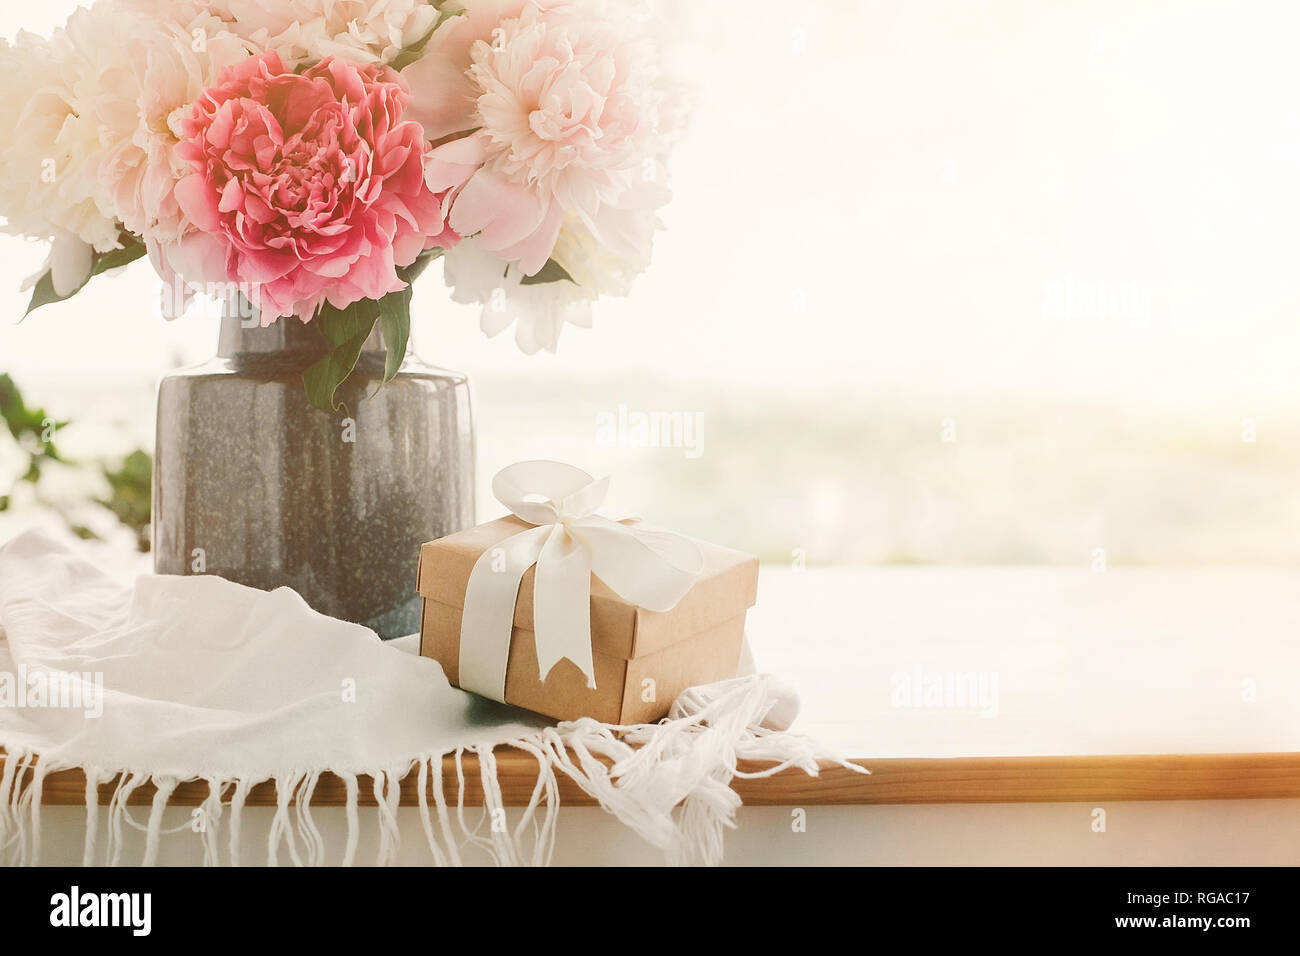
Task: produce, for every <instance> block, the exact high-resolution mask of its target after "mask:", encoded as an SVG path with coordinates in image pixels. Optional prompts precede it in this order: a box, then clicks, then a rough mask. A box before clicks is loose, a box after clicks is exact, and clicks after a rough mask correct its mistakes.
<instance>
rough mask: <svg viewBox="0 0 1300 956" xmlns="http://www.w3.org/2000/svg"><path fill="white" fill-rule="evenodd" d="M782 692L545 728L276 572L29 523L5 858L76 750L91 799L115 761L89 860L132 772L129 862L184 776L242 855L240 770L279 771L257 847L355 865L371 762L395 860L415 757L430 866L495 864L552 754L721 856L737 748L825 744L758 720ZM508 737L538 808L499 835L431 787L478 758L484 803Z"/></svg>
mask: <svg viewBox="0 0 1300 956" xmlns="http://www.w3.org/2000/svg"><path fill="white" fill-rule="evenodd" d="M6 675H7V676H6ZM6 689H7V692H8V694H9V698H8V700H6V698H5V694H6ZM792 707H797V703H796V702H795V699H794V698H793V697H792V692H791V691H789V689H788V688H787V687H785V686H784V685H782V684H781V683H780V682H778V681H776V680H774V679H772V678H769V677H764V676H750V677H744V678H738V679H736V680H733V681H724V682H722V683H720V684H715V685H710V686H708V687H705V688H695V689H692V690H691V691H688V692H687V693H686V694H684V695H683V696H682V698H681V699H680V700H679V701H678V703H677V705H676V706H675V709H674V713H673V715H672V717H671V718H670V719H669V720H666V721H664V722H662V723H660V724H658V725H648V726H641V727H634V728H611V727H608V726H606V725H602V724H599V723H597V722H596V721H593V720H589V719H584V720H579V721H575V722H571V723H564V724H560V725H558V726H557V725H554V724H553V722H550V721H548V720H546V719H545V718H542V717H539V716H537V715H533V714H530V713H527V712H524V711H521V710H518V709H515V708H511V707H506V706H503V705H500V704H496V703H493V702H491V701H487V700H485V699H482V698H479V697H476V696H475V695H472V694H469V693H466V692H464V691H460V690H458V689H456V688H454V687H452V686H450V685H449V684H448V682H447V680H446V678H445V676H444V675H443V673H442V670H441V668H440V667H439V665H438V664H437V663H436V662H434V661H432V660H429V659H426V658H421V657H418V656H416V655H413V654H411V653H408V652H405V651H403V650H400V649H397V648H395V647H391V646H387V645H385V644H384V643H383V642H381V641H380V640H379V639H378V638H377V637H376V636H375V635H374V633H373V632H371V631H369V630H367V629H366V628H363V627H361V626H359V625H355V624H349V623H345V622H343V621H338V620H335V619H332V618H328V617H325V616H323V615H321V614H318V613H316V612H315V611H313V610H311V608H309V607H308V606H307V604H306V603H305V602H304V601H303V600H302V598H301V597H299V596H298V595H297V594H296V593H294V592H293V591H291V590H288V589H285V588H281V589H279V590H276V591H272V592H263V591H257V590H254V589H251V588H246V587H243V586H241V585H237V584H232V583H230V582H228V581H225V580H222V579H221V578H217V577H212V576H206V575H198V576H185V577H176V576H157V575H144V576H141V577H139V578H138V579H137V581H136V582H135V585H134V586H133V587H125V586H123V585H122V584H120V583H118V582H116V581H115V580H113V579H112V578H111V577H110V576H109V575H108V574H106V573H104V572H103V571H102V570H100V569H99V568H97V567H96V566H94V565H93V564H92V563H90V562H89V561H88V560H86V559H85V557H83V556H82V555H81V554H80V553H79V552H78V551H77V550H76V549H73V548H70V547H68V546H66V545H63V544H60V543H57V542H55V541H54V540H53V539H52V538H50V537H48V536H47V535H45V534H44V533H41V532H29V533H27V534H24V535H21V536H19V537H17V538H15V539H14V540H12V541H10V542H9V543H8V544H6V545H5V546H4V547H3V548H0V746H2V747H3V748H4V749H5V751H6V753H7V756H6V758H5V760H4V772H3V775H2V776H0V860H3V861H7V862H16V863H34V862H38V860H39V852H40V806H41V789H42V785H43V781H44V778H45V775H46V774H48V773H50V772H53V771H56V770H63V769H69V768H80V769H82V770H84V771H85V773H86V776H87V795H88V799H89V800H90V801H91V802H92V803H93V802H94V791H93V790H92V788H93V787H96V786H98V785H99V784H101V783H107V782H108V781H110V780H112V779H113V778H115V777H117V778H118V783H117V786H116V790H115V792H114V797H113V801H112V803H111V804H110V815H109V822H108V824H107V826H106V827H105V828H104V829H105V832H104V833H102V834H101V833H97V832H96V828H97V824H96V823H95V820H96V819H97V817H98V814H97V813H96V812H93V811H90V812H88V816H87V830H88V832H87V836H86V847H85V862H86V863H98V862H106V863H120V862H133V861H126V860H123V859H122V840H121V833H122V826H123V821H124V819H127V818H126V814H127V813H128V808H127V798H128V797H129V796H130V794H131V792H133V791H134V790H136V789H137V788H139V787H140V786H142V785H144V784H146V783H151V784H153V785H154V786H155V787H156V788H157V791H156V795H155V797H154V800H153V804H152V807H151V808H150V811H149V816H148V821H147V823H146V824H145V826H146V828H147V833H148V836H147V840H146V849H145V854H144V860H143V862H146V863H151V862H153V861H154V860H155V859H156V857H157V852H158V845H159V841H160V839H161V838H162V834H161V815H162V809H163V807H165V805H166V803H167V800H168V797H169V796H170V794H171V792H172V790H173V789H174V787H175V786H176V785H177V783H179V782H181V781H190V780H200V781H207V783H208V791H209V796H208V798H207V800H206V802H205V803H204V806H203V809H202V812H203V814H204V818H205V823H206V826H205V828H204V829H203V833H202V839H203V840H204V841H205V860H206V862H209V863H218V862H240V861H239V860H238V856H237V847H238V832H239V827H240V816H241V810H242V806H243V801H244V799H245V798H246V797H247V794H248V791H249V789H250V788H251V787H252V786H254V785H255V784H257V783H260V782H263V781H274V783H275V786H276V793H277V800H278V807H277V810H276V813H275V816H274V819H273V821H272V824H271V834H270V837H269V840H268V861H269V862H277V861H283V860H286V859H287V860H289V861H292V862H294V863H309V864H310V863H322V862H331V863H333V862H344V863H351V862H353V860H354V858H355V853H356V844H357V832H356V831H357V826H358V825H359V824H358V823H357V822H356V812H355V811H356V807H357V798H358V789H359V786H360V783H359V779H358V778H360V777H370V778H372V786H373V789H374V795H375V797H376V802H377V804H378V807H377V818H378V822H379V826H380V831H381V840H380V850H379V859H378V861H377V862H379V863H388V862H392V860H393V859H394V857H395V854H396V847H397V827H396V815H395V811H396V807H397V805H398V800H399V797H400V793H399V786H398V784H399V782H400V781H401V780H402V779H403V778H404V777H405V776H406V775H407V774H409V773H417V774H418V775H419V781H420V785H421V793H422V794H426V795H427V797H426V801H425V802H424V803H423V804H422V806H421V811H422V813H423V814H424V820H425V828H424V829H425V835H426V837H427V839H428V843H429V849H430V852H431V855H432V861H433V862H436V863H458V862H460V853H459V849H458V848H459V847H462V846H463V845H464V844H465V843H466V842H467V841H468V842H473V843H475V844H476V845H478V846H481V847H483V848H484V849H485V850H487V851H488V852H489V853H491V854H492V856H493V857H495V858H496V859H497V861H498V862H501V863H545V862H547V861H548V860H549V858H550V853H551V847H552V845H553V841H554V812H555V809H556V806H557V799H558V798H557V791H556V788H555V781H556V774H557V773H559V774H565V775H567V776H569V777H571V778H572V779H573V780H574V781H575V782H576V783H577V784H578V785H579V786H580V787H581V788H582V789H583V790H584V791H586V792H587V793H589V794H591V795H592V796H594V797H595V798H596V799H598V800H599V801H600V803H601V804H602V805H603V806H604V807H605V808H606V809H607V810H609V811H610V812H613V813H615V814H616V815H618V816H619V818H620V819H622V820H623V821H624V822H626V823H627V824H628V825H629V826H632V827H633V828H634V829H635V830H636V831H637V832H638V833H640V834H641V835H642V836H643V837H645V838H646V839H648V840H650V841H651V842H653V843H654V844H655V845H657V846H660V847H662V848H663V849H664V850H665V851H666V852H667V853H668V854H669V856H670V858H671V859H673V860H674V861H678V862H686V861H691V860H702V861H706V862H717V861H718V860H719V859H720V856H721V850H722V845H721V838H722V830H723V828H724V827H725V826H727V825H729V824H730V823H731V821H732V818H733V817H734V813H735V809H736V807H737V806H738V804H739V799H738V798H736V797H735V794H734V791H733V790H731V788H730V781H731V779H732V777H733V776H734V774H735V772H736V763H737V760H739V759H747V758H752V759H769V760H774V761H778V762H780V763H781V764H782V765H786V766H798V767H802V768H803V769H804V770H806V771H807V772H809V773H816V771H817V765H818V760H819V759H827V758H831V755H829V754H825V753H822V752H821V751H820V750H819V749H818V748H817V747H816V745H815V744H813V742H811V741H809V740H807V739H805V738H802V737H798V736H795V735H791V734H788V733H780V732H776V731H774V730H773V729H771V728H765V727H763V726H761V725H762V723H763V721H764V719H765V718H767V717H768V716H769V715H772V716H774V717H775V716H776V715H777V714H778V713H783V714H784V715H785V716H783V717H782V718H781V719H782V721H785V720H786V718H788V716H789V714H790V711H791V708H792ZM502 745H507V746H513V747H517V748H520V749H522V750H524V751H526V752H528V753H531V754H533V755H534V756H535V757H536V758H537V760H538V767H539V778H538V789H537V792H536V796H537V801H536V805H534V806H532V807H528V808H526V809H525V811H524V817H523V819H522V820H521V821H520V822H519V823H518V824H517V825H515V826H514V827H513V829H512V830H510V831H509V832H505V833H502V832H499V829H500V828H495V827H491V828H488V829H490V830H491V832H480V831H479V830H478V829H475V828H471V827H469V826H468V825H467V824H466V823H464V815H463V814H458V813H456V810H457V807H455V806H454V805H453V806H451V807H447V806H445V805H444V804H443V797H442V794H443V787H442V779H441V773H442V766H443V764H442V760H443V757H444V756H447V755H460V756H463V755H465V754H473V755H476V756H477V757H478V758H479V760H478V763H479V767H480V773H481V774H482V776H483V781H482V782H483V789H484V791H485V793H486V803H487V806H488V809H489V810H490V811H494V810H497V809H499V808H500V803H501V796H500V790H499V788H498V787H497V785H496V778H495V761H494V759H493V756H492V755H493V749H494V748H495V747H499V746H502ZM602 756H603V757H606V758H608V759H612V760H613V761H614V762H615V765H614V766H613V767H609V766H608V765H607V763H606V762H605V761H602V760H600V759H598V758H599V757H602ZM456 765H457V767H458V768H459V767H460V766H461V761H457V762H456ZM326 771H328V772H331V773H333V774H336V775H338V776H339V777H341V778H342V779H343V780H344V782H345V784H346V785H347V788H348V792H349V801H348V802H349V814H350V816H349V820H350V825H349V838H348V843H347V846H345V847H341V848H327V847H325V846H323V841H321V840H320V838H319V831H318V830H317V828H316V827H315V826H314V825H313V823H312V820H311V799H310V798H311V794H312V792H313V790H314V788H315V786H316V783H317V781H318V779H319V778H320V775H321V774H322V773H323V772H326ZM485 817H487V818H489V819H490V818H491V814H487V815H485ZM223 827H224V832H225V834H226V836H227V839H226V840H225V841H222V840H221V839H220V835H221V834H222V832H223ZM223 843H224V844H226V845H228V847H229V849H228V850H226V849H225V847H224V846H223Z"/></svg>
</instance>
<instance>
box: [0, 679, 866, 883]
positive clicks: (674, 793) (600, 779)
mask: <svg viewBox="0 0 1300 956" xmlns="http://www.w3.org/2000/svg"><path fill="white" fill-rule="evenodd" d="M773 680H774V679H773V678H770V677H768V676H767V675H757V676H751V677H742V678H736V679H735V680H732V681H725V682H722V683H720V684H713V685H710V686H708V687H707V688H692V689H691V690H690V691H687V693H685V694H683V695H682V696H681V697H680V698H679V699H678V701H677V703H676V704H675V705H674V707H673V711H672V713H671V714H670V715H669V716H668V717H667V718H666V719H664V720H663V721H660V722H659V723H658V724H639V725H632V726H621V727H620V726H611V725H607V724H602V723H599V722H597V721H595V720H592V719H590V718H583V719H581V720H577V721H572V722H569V723H564V724H560V725H559V726H558V727H554V728H546V729H544V730H541V731H538V732H536V733H534V734H530V735H529V736H527V737H522V738H519V739H516V740H512V741H508V742H506V743H505V746H509V747H513V748H515V749H518V750H521V751H524V752H526V753H528V754H531V755H532V756H533V757H534V758H535V759H536V760H537V768H538V773H537V782H536V784H535V785H534V787H533V791H532V794H531V796H530V799H529V801H528V803H527V805H526V806H524V807H522V808H520V809H519V810H518V819H517V820H516V821H515V823H514V825H513V827H511V826H510V821H509V817H508V813H507V808H506V806H505V801H504V799H503V795H502V792H501V785H500V781H499V779H498V773H497V762H496V757H495V755H494V752H493V746H492V745H480V746H467V747H458V748H456V749H455V750H451V751H445V752H438V753H428V754H424V755H421V756H419V757H417V758H415V759H414V760H412V761H410V762H409V763H407V764H405V765H400V766H390V767H386V768H381V769H377V770H375V771H372V772H370V773H368V776H370V777H371V778H372V780H373V795H374V799H375V803H376V814H375V816H376V820H377V823H378V830H379V841H378V853H377V857H376V860H375V863H376V864H378V865H381V866H387V865H393V864H396V863H397V862H398V859H399V855H400V849H401V841H400V831H399V825H398V824H399V820H398V816H399V814H398V811H399V807H400V803H401V781H402V780H403V779H404V778H406V777H407V776H408V775H409V774H412V773H414V774H415V775H416V779H417V785H418V791H419V792H418V813H419V818H420V823H421V826H422V829H423V831H424V836H425V841H426V843H427V844H428V849H429V853H430V855H431V857H432V862H433V863H434V865H436V866H460V865H462V856H461V849H462V848H463V847H466V846H472V847H477V848H478V849H480V850H482V851H483V852H484V853H485V854H486V855H487V856H488V857H489V858H490V859H491V860H492V862H493V863H495V864H496V865H498V866H517V865H529V866H546V865H548V864H549V863H550V862H551V859H552V857H553V856H554V851H555V842H556V833H557V828H558V823H559V817H558V811H559V807H560V799H559V786H560V776H559V775H560V774H563V775H564V776H565V777H567V778H569V780H571V781H573V783H574V784H575V785H577V787H578V788H579V789H581V790H582V792H583V793H585V794H586V795H587V796H589V797H591V798H592V799H594V800H595V801H596V802H597V803H598V804H599V805H600V806H601V807H602V808H603V809H604V810H605V811H606V812H607V813H611V814H613V815H614V816H615V817H616V818H617V819H618V820H620V821H621V822H622V823H623V824H625V825H626V826H628V827H630V828H631V829H632V830H634V831H635V832H636V833H637V834H639V835H640V836H641V837H642V838H643V839H644V840H646V841H647V842H648V843H650V844H651V845H652V846H655V847H657V848H658V849H660V850H662V851H663V852H664V854H665V856H666V858H667V861H668V862H669V863H670V864H674V865H683V864H692V863H703V864H706V865H716V864H718V863H720V862H721V861H722V857H723V845H724V837H725V833H726V831H727V830H728V829H734V828H735V826H736V811H737V810H738V809H739V808H740V805H741V799H740V796H739V795H738V794H737V793H736V791H735V790H733V789H732V787H731V781H732V780H733V778H736V777H740V778H756V777H768V776H772V775H773V774H776V773H780V772H781V771H783V770H787V769H791V768H796V769H799V770H802V771H803V772H804V773H807V774H808V775H809V776H814V777H815V776H817V775H818V771H819V768H820V766H821V764H823V763H826V762H829V763H833V764H835V765H837V766H840V767H846V768H849V769H851V770H853V771H855V772H859V773H869V772H870V771H868V770H866V769H864V768H862V767H859V766H858V765H856V764H851V763H848V762H847V761H845V760H843V759H842V758H840V757H839V756H837V755H835V754H833V753H830V752H828V751H827V750H826V749H825V748H823V747H821V746H820V745H818V744H817V743H816V742H815V741H813V740H811V739H810V738H807V737H803V736H799V735H796V734H790V733H786V732H784V731H775V730H771V729H768V728H766V727H764V726H763V722H764V720H765V719H766V718H767V717H768V715H769V712H770V711H771V709H772V708H773V707H774V706H775V705H776V703H777V700H778V697H777V695H775V694H774V693H773V684H772V683H771V682H772V681H773ZM37 756H38V755H37V754H35V753H32V752H29V751H27V750H24V749H22V748H10V749H9V750H8V756H7V758H6V759H5V761H4V770H3V773H0V863H3V864H4V865H10V866H12V865H18V866H25V865H36V864H39V862H40V855H41V839H40V831H41V796H42V791H43V786H44V781H45V778H46V776H47V775H48V774H50V773H53V772H55V771H58V770H65V769H71V767H70V766H65V765H62V764H59V763H57V762H49V761H45V760H37ZM466 756H472V757H474V758H476V761H477V763H478V777H479V785H480V787H481V790H482V793H483V805H482V807H481V808H480V809H479V812H478V814H477V816H474V815H473V814H467V807H466V801H465V792H466V786H467V783H468V781H467V779H466V768H465V758H466ZM448 757H452V758H454V759H453V761H452V763H453V765H454V766H455V769H456V805H455V807H454V811H453V808H452V807H451V806H450V805H449V803H448V800H447V798H446V793H445V790H444V784H445V782H444V780H443V761H444V759H445V758H448ZM747 760H752V761H764V762H770V763H771V766H769V767H765V768H764V769H762V770H759V771H751V772H745V771H741V770H740V769H739V767H738V764H739V762H740V761H747ZM84 771H85V775H86V805H87V808H86V834H85V843H84V848H83V859H82V862H83V864H85V865H88V866H89V865H95V864H96V863H107V864H109V865H113V866H116V865H120V864H121V863H122V862H123V859H122V857H123V846H124V841H123V836H124V834H125V827H127V826H130V827H132V828H133V829H137V830H140V831H143V832H144V834H145V848H144V853H143V856H142V858H141V859H140V861H139V862H140V863H141V864H142V865H145V866H150V865H153V864H155V863H156V862H157V860H158V855H159V851H160V849H161V844H162V837H163V836H165V835H167V834H170V833H176V832H180V831H182V830H189V831H192V832H194V833H195V834H197V835H198V836H199V837H200V839H201V840H202V843H203V863H204V865H205V866H215V865H218V864H219V863H220V862H221V856H222V854H221V852H220V835H221V825H222V822H223V817H225V815H226V811H227V809H228V810H229V817H228V820H229V823H228V834H227V841H226V842H227V852H226V854H225V855H226V857H227V862H229V863H230V864H232V865H235V866H238V865H239V864H240V851H239V846H240V835H241V823H242V817H243V809H244V806H245V803H246V801H247V798H248V794H249V792H250V790H251V789H252V787H253V786H254V785H255V784H257V783H260V782H262V781H259V780H250V779H248V778H231V779H223V778H220V777H203V778H198V779H203V780H204V781H205V782H206V784H207V788H208V795H207V797H206V798H205V799H204V801H203V803H202V804H201V805H200V806H198V807H196V808H194V810H193V811H192V813H191V815H190V819H189V820H186V821H185V822H184V823H182V824H180V825H179V826H176V827H173V828H172V829H170V830H164V829H163V827H162V821H163V813H164V810H165V809H166V807H167V805H168V802H169V800H170V798H171V796H172V794H173V792H174V791H175V789H176V787H177V785H178V784H179V783H180V781H179V780H178V779H177V778H175V777H172V776H167V775H161V774H149V773H146V772H144V771H139V770H123V771H121V772H118V771H114V770H110V769H107V768H103V767H86V768H84ZM321 773H322V771H320V770H311V771H305V770H295V771H290V772H285V773H283V774H278V775H276V776H274V777H271V778H269V779H271V780H273V781H274V783H275V788H276V806H275V812H274V814H273V815H272V818H271V824H270V829H269V833H268V837H267V855H266V863H267V865H269V866H276V865H278V864H279V863H280V858H281V853H282V851H283V852H286V853H287V855H288V858H289V861H290V862H292V863H293V864H294V865H295V866H321V865H324V864H326V863H327V862H330V861H329V860H328V859H327V852H326V845H325V839H324V837H323V835H322V834H321V831H320V828H319V827H318V826H317V824H316V821H315V818H314V817H313V812H312V806H311V803H312V796H313V794H314V793H315V790H316V787H317V784H318V783H319V781H320V776H321ZM335 774H336V776H338V777H339V778H340V779H341V780H342V781H343V784H344V790H345V793H346V800H345V804H344V813H345V816H346V822H347V842H346V844H345V846H344V848H343V854H342V860H341V862H342V864H343V865H345V866H350V865H352V864H354V863H355V862H356V854H357V846H358V840H359V836H360V830H361V820H360V813H359V798H360V787H359V783H358V779H357V777H358V775H357V774H355V773H349V772H339V771H335ZM114 777H116V778H117V784H116V786H115V788H114V791H113V795H112V797H111V799H110V800H109V802H108V812H107V825H106V827H105V828H104V830H103V833H102V834H101V831H100V827H99V822H100V821H99V815H100V808H99V788H100V786H101V785H102V784H104V783H106V782H108V781H109V780H112V779H113V778H114ZM146 784H152V785H153V786H154V787H155V793H154V797H153V800H152V801H151V803H150V806H149V813H148V817H147V819H146V821H145V822H144V823H140V822H137V821H136V820H135V818H134V817H133V816H132V814H131V808H130V806H129V800H130V797H131V795H132V794H133V793H134V792H135V791H136V790H138V789H139V788H140V787H142V786H144V785H146ZM227 793H229V794H230V796H229V800H228V801H227V800H225V799H223V798H224V796H225V794H227ZM430 793H432V795H433V802H432V805H431V804H430V801H429V799H428V797H429V794H430ZM101 836H102V840H101ZM101 842H102V843H103V853H102V854H101V853H100V844H101Z"/></svg>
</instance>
